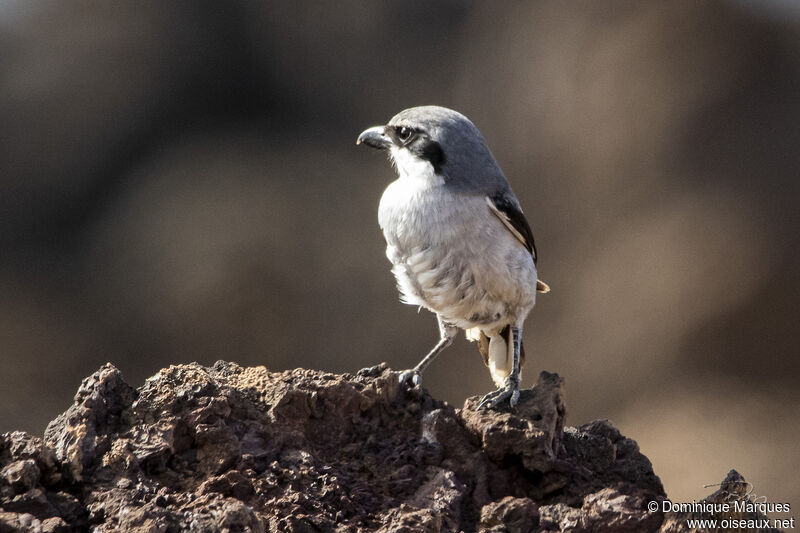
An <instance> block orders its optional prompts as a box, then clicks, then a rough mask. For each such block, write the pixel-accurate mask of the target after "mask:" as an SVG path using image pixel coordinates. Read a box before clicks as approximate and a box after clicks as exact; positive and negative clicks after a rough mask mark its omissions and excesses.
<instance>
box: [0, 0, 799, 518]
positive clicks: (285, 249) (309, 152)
mask: <svg viewBox="0 0 800 533" xmlns="http://www.w3.org/2000/svg"><path fill="white" fill-rule="evenodd" d="M798 6H799V5H798V4H795V3H792V2H789V1H786V2H776V1H772V2H758V3H756V2H734V1H727V2H711V1H709V2H702V3H701V2H693V1H677V2H669V3H661V2H659V3H655V2H651V3H643V2H614V1H610V2H603V3H595V2H589V1H588V0H587V1H584V2H571V3H568V4H564V3H562V2H560V1H557V0H547V1H538V2H530V3H514V4H512V3H503V4H497V3H490V2H467V1H456V0H453V1H442V2H436V3H431V2H422V1H419V2H415V1H403V2H324V3H323V2H314V3H311V2H308V3H289V2H285V3H283V2H282V3H277V2H276V3H272V2H261V3H259V2H251V1H234V0H229V1H227V2H224V3H223V2H212V1H191V2H190V1H185V2H184V1H171V2H155V1H153V2H134V1H119V2H113V3H109V2H103V1H100V0H97V1H72V2H51V1H46V2H45V1H35V0H14V1H12V0H5V1H3V2H1V3H0V431H8V430H12V429H23V430H27V431H30V432H32V433H35V434H39V435H41V434H42V431H43V430H44V427H45V425H46V424H47V422H48V421H49V420H51V419H52V418H54V417H55V416H56V415H57V414H58V413H60V412H61V411H63V410H65V409H66V408H67V407H68V405H69V404H70V403H71V401H72V396H73V395H74V393H75V391H76V389H77V387H78V385H79V384H80V380H81V378H83V377H85V376H87V375H89V374H90V373H92V372H93V371H94V370H95V369H97V368H98V367H99V366H100V365H101V364H103V363H104V362H106V361H111V362H112V363H114V364H115V365H117V366H118V367H119V368H120V369H121V370H122V371H123V373H124V375H125V376H126V379H127V380H128V381H129V382H130V383H131V384H132V385H134V386H139V385H141V384H142V382H143V381H144V379H145V378H146V377H148V376H149V375H152V374H153V373H155V372H156V371H157V370H159V369H160V368H162V367H164V366H167V365H170V364H174V363H180V362H189V361H198V362H200V363H203V364H212V363H213V362H214V361H215V360H217V359H227V360H232V361H236V362H238V363H240V364H242V365H261V364H263V365H266V366H267V367H268V368H269V369H272V370H283V369H289V368H294V367H297V366H303V367H309V368H317V369H324V370H328V371H336V372H343V371H348V372H354V371H356V370H357V369H359V368H361V367H364V366H368V365H373V364H376V363H378V362H380V361H387V362H388V363H389V364H390V365H391V366H392V367H393V368H396V369H403V368H408V367H410V366H412V365H413V364H415V363H416V362H417V361H418V360H419V359H420V358H421V356H422V355H423V354H424V353H426V352H427V350H428V349H429V348H430V347H431V346H432V345H433V344H434V342H435V341H436V339H437V328H436V323H435V320H434V317H433V315H431V314H430V313H427V312H425V311H423V312H421V313H418V312H417V310H416V309H415V308H412V307H409V306H404V305H402V304H400V303H399V302H398V298H397V291H396V289H395V284H394V279H393V277H392V275H391V274H390V272H389V264H388V262H387V260H386V258H385V255H384V242H383V239H382V236H381V233H380V231H379V229H378V225H377V220H376V218H377V206H378V200H379V198H380V195H381V193H382V191H383V189H384V188H385V187H386V185H387V184H388V183H389V182H390V181H391V180H393V179H394V174H393V171H392V170H391V168H390V166H389V164H388V163H387V162H386V161H385V159H384V157H383V156H382V155H381V154H379V153H376V152H374V151H370V150H368V149H365V148H363V147H356V145H355V139H356V136H357V135H358V133H359V132H361V131H362V130H363V129H365V128H366V127H368V126H372V125H376V124H383V123H385V122H386V121H387V120H388V119H389V118H390V117H391V116H392V115H394V114H395V113H396V112H398V111H400V110H401V109H403V108H406V107H411V106H415V105H423V104H439V105H445V106H448V107H452V108H455V109H457V110H459V111H461V112H463V113H464V114H466V115H467V116H469V117H470V118H471V119H472V120H473V121H474V122H475V123H476V125H477V126H478V127H479V128H480V129H481V131H482V132H483V134H484V136H485V137H486V139H487V141H488V143H489V145H490V146H491V147H492V150H493V151H494V154H495V156H496V158H497V159H498V161H499V162H500V164H501V166H502V167H503V169H504V170H505V173H506V175H507V176H508V178H509V180H510V181H511V184H512V186H513V187H514V189H515V191H516V193H517V196H518V197H519V199H520V201H521V202H522V205H523V206H524V208H525V210H526V214H527V217H528V219H529V221H530V222H531V225H532V226H533V229H534V234H535V235H536V243H537V246H538V248H539V253H540V261H539V270H540V277H541V278H542V279H544V280H546V281H547V282H548V283H550V285H551V286H552V287H553V291H552V293H550V294H548V295H546V296H542V297H540V299H539V303H538V305H537V307H536V309H535V310H534V312H533V314H532V315H531V317H530V318H529V319H528V322H527V329H526V339H525V342H526V347H527V353H528V362H527V366H526V367H525V368H524V372H523V378H524V385H527V386H530V385H532V384H533V383H534V382H535V378H536V376H537V374H538V372H539V371H541V370H548V371H552V372H558V373H559V374H561V375H562V376H564V377H565V378H566V386H567V405H568V409H569V415H568V422H569V423H570V424H571V425H579V424H582V423H585V422H588V421H590V420H593V419H595V418H609V419H611V420H612V421H613V422H614V423H615V424H616V425H617V426H618V427H619V428H620V429H621V430H622V432H623V433H624V434H626V435H628V436H630V437H631V438H634V439H635V440H637V441H638V442H639V444H640V446H641V449H642V451H643V452H644V453H645V454H646V455H647V456H648V457H650V459H651V460H652V461H653V464H654V468H655V470H656V472H657V473H658V474H659V475H660V476H661V478H662V480H663V482H664V485H665V487H666V490H667V493H668V494H669V495H670V496H671V497H672V498H673V499H674V500H675V501H689V500H691V499H692V498H701V497H703V496H705V495H707V494H709V493H710V492H712V491H713V490H714V489H709V488H704V485H706V484H710V483H717V482H719V481H720V480H721V479H722V478H723V476H724V475H725V474H726V472H727V471H728V469H730V468H732V467H735V468H737V469H738V470H739V471H740V472H741V473H742V474H743V475H744V476H745V477H746V479H748V480H749V481H750V482H751V483H753V485H754V487H755V492H756V493H757V494H759V495H764V496H767V497H768V499H769V501H773V502H787V501H789V502H793V503H795V504H800V498H798V496H800V481H798V477H797V476H796V474H795V472H796V471H797V470H798V469H800V454H798V453H797V446H796V443H797V441H798V439H800V418H799V417H798V413H800V389H798V386H797V383H798V378H800V359H799V358H798V340H800V339H798V329H799V328H798V324H800V306H798V302H800V299H799V297H800V277H799V276H798V264H799V262H800V239H799V238H798V236H799V235H800V210H798V199H799V198H800V196H799V195H798V193H800V31H798V30H800V8H799V7H798ZM425 386H426V387H427V388H428V389H429V390H430V391H431V392H432V393H433V394H434V395H436V396H438V397H441V398H444V399H446V400H447V401H449V402H451V403H452V404H454V405H455V406H457V407H458V406H460V405H461V404H462V403H463V401H464V399H465V398H466V397H467V396H472V395H478V394H482V393H485V392H488V391H489V390H491V389H492V388H493V385H492V383H491V380H490V378H489V373H488V371H487V370H486V369H485V368H484V367H483V364H482V362H481V358H480V356H479V355H478V353H477V350H476V348H475V347H474V346H472V345H469V344H468V343H467V342H466V341H464V340H463V338H460V339H459V341H458V342H457V343H456V345H455V346H454V347H452V348H450V349H449V350H448V351H447V352H445V354H444V355H442V357H441V358H440V359H439V360H438V361H437V362H436V363H435V364H434V365H433V366H432V367H431V368H430V369H429V370H428V372H427V373H426V376H425Z"/></svg>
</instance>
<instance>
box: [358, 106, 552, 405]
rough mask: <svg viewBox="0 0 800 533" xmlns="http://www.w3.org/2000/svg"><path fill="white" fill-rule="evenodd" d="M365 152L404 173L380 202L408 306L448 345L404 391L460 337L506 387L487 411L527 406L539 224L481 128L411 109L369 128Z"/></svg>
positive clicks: (440, 112)
mask: <svg viewBox="0 0 800 533" xmlns="http://www.w3.org/2000/svg"><path fill="white" fill-rule="evenodd" d="M356 144H361V145H365V146H368V147H371V148H375V149H377V150H381V151H384V152H386V153H387V154H388V157H389V159H390V161H391V162H392V164H393V166H394V167H395V170H396V172H397V179H396V180H395V181H393V182H391V183H390V184H389V185H388V187H387V188H386V190H385V191H384V192H383V195H382V196H381V199H380V204H379V208H378V223H379V225H380V228H381V230H382V231H383V236H384V238H385V240H386V256H387V257H388V259H389V261H390V262H391V263H392V273H393V274H394V276H395V278H396V281H397V287H398V290H399V292H400V296H401V300H402V301H403V302H404V303H407V304H411V305H415V306H419V307H421V308H425V309H428V310H429V311H431V312H433V313H434V314H435V315H436V319H437V322H438V326H439V341H438V342H437V343H436V345H435V346H434V347H433V349H432V350H431V351H430V352H429V353H428V354H427V355H425V357H424V358H423V359H422V360H421V361H420V362H419V363H418V364H417V365H416V366H415V367H413V368H411V369H409V370H405V371H402V372H398V374H399V380H400V383H401V384H403V385H409V386H414V387H419V386H421V382H422V373H423V372H424V370H425V369H426V368H427V367H428V365H430V363H431V362H432V361H433V360H434V359H435V358H436V357H437V356H438V355H439V354H440V353H441V352H442V351H443V350H444V349H445V348H447V347H448V346H450V345H451V344H452V343H453V340H454V339H455V337H456V336H457V334H458V331H459V330H464V331H465V333H466V337H467V339H468V340H470V341H474V342H477V345H478V350H479V352H480V353H481V356H482V357H483V362H484V364H485V365H486V366H487V367H488V368H489V372H490V375H491V377H492V380H493V381H494V383H495V385H496V386H497V389H496V390H494V391H492V392H489V393H488V394H486V395H484V396H483V397H482V398H481V401H480V403H479V405H478V408H479V409H484V408H495V407H498V406H500V405H501V404H503V403H504V402H508V405H509V406H510V407H512V408H513V407H514V406H515V405H516V404H517V402H518V400H519V394H520V392H519V390H520V367H521V366H522V364H523V363H524V359H525V351H524V348H523V345H522V332H523V323H524V322H525V319H526V318H527V316H528V314H529V313H530V312H531V310H532V309H533V307H534V305H535V303H536V294H537V292H540V293H545V292H549V291H550V287H549V286H548V285H547V284H546V283H545V282H543V281H541V280H539V279H538V273H537V268H536V264H537V259H538V258H537V252H536V245H535V243H534V239H533V233H532V231H531V228H530V225H529V224H528V222H527V220H526V219H525V215H524V214H523V212H522V208H521V206H520V203H519V200H517V197H516V196H515V195H514V192H513V191H512V190H511V186H510V185H509V183H508V181H507V180H506V177H505V175H504V174H503V171H502V170H501V169H500V166H499V165H498V163H497V161H496V160H495V158H494V156H493V155H492V152H491V151H490V150H489V147H488V145H487V143H486V141H485V140H484V138H483V135H481V133H480V131H479V130H478V128H477V127H476V126H475V125H474V124H473V123H472V122H471V121H470V120H469V119H468V118H467V117H466V116H464V115H462V114H461V113H459V112H457V111H454V110H452V109H448V108H446V107H440V106H420V107H412V108H409V109H405V110H403V111H401V112H400V113H398V114H396V115H395V116H394V117H393V118H392V119H391V120H390V121H389V122H388V123H387V124H385V125H382V126H374V127H371V128H368V129H366V130H364V131H363V132H362V133H361V134H360V135H359V136H358V138H357V140H356Z"/></svg>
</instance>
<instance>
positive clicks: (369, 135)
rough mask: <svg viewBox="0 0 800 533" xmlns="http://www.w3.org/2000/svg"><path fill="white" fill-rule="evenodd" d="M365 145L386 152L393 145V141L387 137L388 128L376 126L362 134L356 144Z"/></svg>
mask: <svg viewBox="0 0 800 533" xmlns="http://www.w3.org/2000/svg"><path fill="white" fill-rule="evenodd" d="M361 143H364V144H366V145H367V146H370V147H372V148H377V149H379V150H385V149H386V148H389V146H391V145H392V139H391V138H390V137H389V136H388V135H386V126H375V127H374V128H369V129H367V130H364V131H362V132H361V135H359V136H358V139H356V144H361Z"/></svg>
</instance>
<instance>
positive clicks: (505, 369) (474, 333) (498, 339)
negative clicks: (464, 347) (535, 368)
mask: <svg viewBox="0 0 800 533" xmlns="http://www.w3.org/2000/svg"><path fill="white" fill-rule="evenodd" d="M467 339H468V340H470V341H475V342H477V343H478V350H479V351H480V352H481V355H482V356H483V364H485V365H486V366H488V367H489V373H490V374H491V375H492V381H494V382H495V384H496V385H497V386H498V387H502V386H503V385H504V384H505V380H506V378H507V377H508V375H509V374H511V370H512V367H513V365H514V343H513V342H512V339H511V326H506V327H505V328H503V330H502V331H500V333H499V334H498V335H494V336H492V337H487V336H486V335H485V334H484V333H483V332H482V331H481V330H480V329H478V328H473V329H469V330H467ZM519 358H520V361H519V366H520V368H522V365H523V363H524V362H525V349H524V348H523V347H522V342H520V349H519Z"/></svg>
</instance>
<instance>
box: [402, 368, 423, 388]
mask: <svg viewBox="0 0 800 533" xmlns="http://www.w3.org/2000/svg"><path fill="white" fill-rule="evenodd" d="M397 380H398V381H399V382H400V385H406V384H408V383H409V382H410V383H411V387H419V386H420V385H421V384H422V374H421V373H420V371H419V370H415V369H413V368H412V369H410V370H404V371H402V372H399V374H398V376H397Z"/></svg>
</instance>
